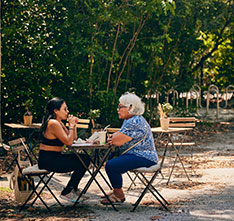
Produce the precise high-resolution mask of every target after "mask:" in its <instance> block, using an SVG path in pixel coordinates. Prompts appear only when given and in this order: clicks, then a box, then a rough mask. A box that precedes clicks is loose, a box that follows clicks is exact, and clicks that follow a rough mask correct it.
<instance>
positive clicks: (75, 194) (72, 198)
mask: <svg viewBox="0 0 234 221" xmlns="http://www.w3.org/2000/svg"><path fill="white" fill-rule="evenodd" d="M79 195H80V191H79V190H77V191H74V190H72V191H71V192H70V193H68V194H67V195H60V197H61V198H62V199H64V200H68V201H71V202H73V203H74V202H76V200H77V199H78V197H79ZM87 199H89V197H88V196H85V195H82V196H81V198H80V199H79V201H78V203H81V202H83V201H84V200H87Z"/></svg>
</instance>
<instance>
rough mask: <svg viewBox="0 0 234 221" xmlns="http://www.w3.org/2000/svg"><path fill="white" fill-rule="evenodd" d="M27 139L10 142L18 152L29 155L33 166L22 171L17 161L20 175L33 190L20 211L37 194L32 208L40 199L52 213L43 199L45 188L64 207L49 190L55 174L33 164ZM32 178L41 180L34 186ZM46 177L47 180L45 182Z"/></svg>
mask: <svg viewBox="0 0 234 221" xmlns="http://www.w3.org/2000/svg"><path fill="white" fill-rule="evenodd" d="M24 141H25V139H23V138H19V139H16V140H12V141H10V142H9V144H10V145H16V146H17V147H16V149H17V151H22V150H24V151H25V152H26V154H27V158H28V159H29V161H30V164H31V166H29V167H27V168H24V169H21V168H20V165H19V163H18V161H17V160H16V164H17V166H18V168H19V170H20V173H21V174H22V176H23V177H24V178H25V180H26V182H27V183H28V184H29V185H30V187H31V189H32V193H31V194H30V195H29V196H28V198H27V199H26V201H25V202H24V203H23V205H22V206H21V207H20V211H22V210H23V208H24V207H25V206H26V204H27V203H28V202H29V200H30V199H31V198H32V196H33V195H34V194H36V197H35V198H34V199H33V201H32V202H31V206H33V205H34V203H35V202H36V200H37V199H38V198H39V199H40V200H41V202H42V203H43V204H44V206H45V207H46V208H47V209H48V210H49V211H50V208H49V206H48V205H47V204H46V202H45V201H44V200H43V199H42V198H41V193H42V192H43V190H44V189H45V188H47V189H48V191H49V192H50V194H51V195H52V196H53V197H54V199H55V200H56V201H57V202H58V204H59V205H60V206H63V205H62V204H61V203H60V202H59V200H58V199H57V197H56V196H55V195H54V193H53V192H52V190H51V189H50V188H49V186H48V183H49V181H50V180H51V179H52V177H53V175H54V172H49V171H47V170H44V169H39V168H38V165H37V164H33V158H32V157H31V154H30V153H31V152H30V150H29V148H28V146H27V145H26V144H25V143H24ZM32 176H37V177H38V178H39V181H38V183H37V184H36V185H35V186H34V185H32V183H31V182H30V179H29V177H32ZM45 177H47V178H46V180H45ZM40 184H43V186H42V188H41V189H40V190H38V187H39V186H40Z"/></svg>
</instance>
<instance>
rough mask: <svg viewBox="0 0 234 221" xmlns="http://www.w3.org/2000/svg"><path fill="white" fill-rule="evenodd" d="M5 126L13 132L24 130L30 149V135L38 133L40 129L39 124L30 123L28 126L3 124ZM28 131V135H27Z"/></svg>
mask: <svg viewBox="0 0 234 221" xmlns="http://www.w3.org/2000/svg"><path fill="white" fill-rule="evenodd" d="M4 125H5V126H7V127H10V128H12V129H15V130H17V131H18V130H26V132H27V136H26V139H27V143H28V144H29V146H30V148H31V137H32V135H33V134H34V133H35V132H36V131H39V129H40V127H41V123H32V124H31V125H30V126H29V125H24V124H18V123H4ZM30 130H31V131H30ZM28 131H29V133H28Z"/></svg>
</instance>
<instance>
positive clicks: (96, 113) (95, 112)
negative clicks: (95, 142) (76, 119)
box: [88, 109, 101, 133]
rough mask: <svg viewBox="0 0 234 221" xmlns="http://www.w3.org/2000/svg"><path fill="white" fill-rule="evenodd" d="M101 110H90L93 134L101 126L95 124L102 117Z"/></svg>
mask: <svg viewBox="0 0 234 221" xmlns="http://www.w3.org/2000/svg"><path fill="white" fill-rule="evenodd" d="M100 114H101V112H100V110H99V109H96V110H92V109H90V111H89V113H88V115H89V119H90V120H91V123H92V133H94V132H95V130H96V129H98V128H97V127H98V126H99V125H98V124H95V119H96V118H99V117H100Z"/></svg>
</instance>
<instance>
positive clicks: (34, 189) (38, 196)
mask: <svg viewBox="0 0 234 221" xmlns="http://www.w3.org/2000/svg"><path fill="white" fill-rule="evenodd" d="M24 177H25V180H26V181H27V183H28V184H29V185H30V187H31V188H32V189H33V191H32V193H31V194H30V195H29V197H28V198H27V200H26V201H25V202H24V204H23V205H22V206H21V207H20V210H19V211H20V212H21V211H22V210H23V208H24V207H25V206H26V204H27V203H28V201H29V200H30V199H31V197H32V196H33V194H34V193H35V194H36V195H37V197H36V198H39V199H40V200H41V202H42V203H43V204H44V206H45V207H46V208H47V209H48V210H49V211H50V208H49V207H48V206H47V204H46V203H45V201H44V200H43V199H42V198H41V196H40V194H39V193H37V191H36V190H37V188H38V186H39V185H40V183H41V180H40V181H39V182H38V184H37V185H36V186H35V187H33V186H32V185H31V183H30V181H29V180H28V178H27V176H24ZM34 202H35V200H34ZM32 205H33V204H31V206H32Z"/></svg>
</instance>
